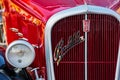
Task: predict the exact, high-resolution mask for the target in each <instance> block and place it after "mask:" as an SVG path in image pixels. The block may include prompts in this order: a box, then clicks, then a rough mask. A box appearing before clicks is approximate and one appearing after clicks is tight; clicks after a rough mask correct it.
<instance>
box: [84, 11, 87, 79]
mask: <svg viewBox="0 0 120 80" xmlns="http://www.w3.org/2000/svg"><path fill="white" fill-rule="evenodd" d="M87 19H88V16H87V13H86V14H85V20H87ZM87 34H88V32H85V58H84V59H85V80H88V76H87V75H88V69H87V68H88V66H87V62H88V60H87V56H88V48H87V47H88V45H87V41H88V39H87Z"/></svg>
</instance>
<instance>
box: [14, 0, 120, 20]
mask: <svg viewBox="0 0 120 80" xmlns="http://www.w3.org/2000/svg"><path fill="white" fill-rule="evenodd" d="M16 1H17V0H16ZM19 1H20V2H21V0H19ZM23 1H24V2H25V3H27V4H28V5H30V6H32V7H34V8H35V9H36V10H37V11H38V12H39V13H40V14H41V15H42V16H43V18H44V20H45V21H47V19H48V18H49V17H50V16H51V15H53V14H54V13H56V12H59V11H61V10H63V9H68V8H71V7H75V6H79V5H83V4H85V3H87V4H88V5H96V6H103V7H107V8H112V9H113V10H116V9H118V8H119V5H120V0H49V1H48V0H23Z"/></svg>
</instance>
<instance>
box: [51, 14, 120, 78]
mask: <svg viewBox="0 0 120 80" xmlns="http://www.w3.org/2000/svg"><path fill="white" fill-rule="evenodd" d="M84 18H85V15H84V14H83V15H75V16H69V17H66V18H64V19H62V20H60V21H58V22H57V23H56V24H55V25H54V27H53V28H52V35H51V39H52V52H53V53H52V55H54V54H55V53H54V51H55V48H56V45H57V44H58V43H59V42H60V40H63V41H64V43H63V46H65V45H67V44H68V40H69V38H70V36H71V35H74V34H75V33H76V32H78V31H79V32H80V36H84V32H83V23H82V20H84ZM88 19H90V32H88V36H87V37H88V42H87V43H88V44H87V47H88V51H87V52H88V58H87V59H88V63H87V64H88V71H87V72H88V79H89V80H114V79H115V70H116V64H117V56H118V49H119V38H120V26H119V21H117V19H115V18H114V17H112V16H109V15H102V14H88ZM84 44H85V42H81V43H80V44H77V45H75V46H74V47H72V48H70V49H69V50H68V51H67V52H66V54H65V55H64V57H63V58H62V60H61V61H60V64H59V65H58V66H57V63H56V61H54V60H53V61H54V71H55V78H56V80H84V76H85V72H84V67H85V66H84V64H85V62H84V56H85V55H84V54H85V51H84V48H85V46H84ZM63 46H62V47H63ZM53 59H54V57H53Z"/></svg>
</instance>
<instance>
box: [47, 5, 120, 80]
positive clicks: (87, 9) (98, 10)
mask: <svg viewBox="0 0 120 80" xmlns="http://www.w3.org/2000/svg"><path fill="white" fill-rule="evenodd" d="M85 13H88V14H89V13H95V14H107V15H111V16H113V17H115V18H116V19H118V21H119V22H120V15H119V14H117V13H116V12H115V11H113V10H111V9H108V8H104V7H99V6H91V5H81V6H77V7H74V8H71V9H67V10H64V11H60V12H58V13H56V14H55V15H53V16H52V17H51V18H50V19H49V20H48V22H47V24H46V27H45V54H46V65H47V76H48V80H55V75H54V67H53V58H52V46H51V30H52V27H53V26H54V24H55V23H56V22H57V21H59V20H61V19H63V18H65V17H68V16H71V15H77V14H85ZM116 75H118V73H117V72H116Z"/></svg>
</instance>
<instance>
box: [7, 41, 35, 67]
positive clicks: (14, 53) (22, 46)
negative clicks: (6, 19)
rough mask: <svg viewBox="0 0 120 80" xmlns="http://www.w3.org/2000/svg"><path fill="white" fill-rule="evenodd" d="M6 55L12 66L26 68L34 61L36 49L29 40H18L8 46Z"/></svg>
mask: <svg viewBox="0 0 120 80" xmlns="http://www.w3.org/2000/svg"><path fill="white" fill-rule="evenodd" d="M5 56H6V59H7V61H8V62H9V63H10V64H11V65H12V66H14V67H17V68H24V67H27V66H29V65H30V64H31V63H32V62H33V61H34V58H35V51H34V48H33V47H32V45H31V44H30V43H28V42H27V41H24V40H17V41H14V42H12V43H11V44H10V45H9V46H8V48H7V50H6V54H5Z"/></svg>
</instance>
